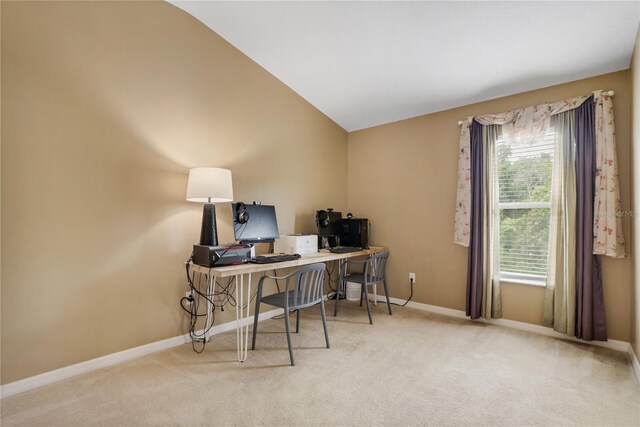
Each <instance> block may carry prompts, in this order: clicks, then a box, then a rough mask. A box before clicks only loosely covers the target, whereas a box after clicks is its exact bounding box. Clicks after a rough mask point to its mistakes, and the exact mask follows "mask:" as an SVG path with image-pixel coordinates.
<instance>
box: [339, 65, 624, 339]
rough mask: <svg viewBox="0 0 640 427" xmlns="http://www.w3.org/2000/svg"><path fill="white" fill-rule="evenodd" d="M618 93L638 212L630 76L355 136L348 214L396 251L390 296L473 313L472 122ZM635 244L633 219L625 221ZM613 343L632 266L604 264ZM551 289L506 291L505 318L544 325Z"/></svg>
mask: <svg viewBox="0 0 640 427" xmlns="http://www.w3.org/2000/svg"><path fill="white" fill-rule="evenodd" d="M596 89H613V90H615V91H616V96H615V97H614V108H615V120H616V125H617V126H616V130H617V137H618V159H619V166H620V168H619V169H620V170H619V172H620V189H621V197H622V209H623V210H624V211H628V210H629V209H630V206H631V205H630V204H631V162H630V149H631V144H630V123H631V122H630V111H629V110H630V104H631V94H630V73H629V72H628V71H622V72H618V73H613V74H607V75H603V76H598V77H594V78H591V79H585V80H580V81H576V82H571V83H567V84H563V85H558V86H553V87H549V88H545V89H540V90H535V91H531V92H526V93H522V94H518V95H514V96H509V97H504V98H500V99H495V100H492V101H486V102H482V103H477V104H473V105H468V106H464V107H460V108H455V109H452V110H448V111H443V112H439V113H434V114H428V115H425V116H420V117H416V118H413V119H409V120H403V121H399V122H395V123H390V124H387V125H383V126H378V127H374V128H370V129H365V130H362V131H358V132H352V133H350V134H349V166H348V173H349V194H348V200H349V210H350V211H351V212H353V213H354V214H356V215H358V216H364V217H368V218H369V219H370V220H371V222H372V227H371V230H372V237H371V238H372V242H373V243H374V244H381V245H387V246H389V248H390V249H391V254H392V255H391V258H390V260H389V275H390V276H389V282H390V286H391V291H390V293H391V294H392V296H394V297H398V298H406V297H407V296H408V295H409V285H408V273H409V272H415V273H416V285H415V294H414V300H415V301H416V302H421V303H426V304H433V305H438V306H443V307H449V308H453V309H458V310H464V309H465V286H466V265H467V249H466V248H464V247H461V246H458V245H456V244H454V243H453V216H454V211H455V195H456V168H457V155H458V139H459V128H458V125H457V122H458V121H459V120H462V119H464V118H465V117H467V116H473V115H478V114H482V113H493V112H503V111H508V110H512V109H515V108H521V107H524V106H528V105H534V104H539V103H542V102H551V101H558V100H560V99H563V98H568V97H573V96H578V95H586V94H589V93H591V91H593V90H596ZM623 222H624V231H625V238H626V240H627V241H629V239H630V235H631V234H630V231H631V229H630V220H629V218H628V217H626V218H624V220H623ZM603 274H604V284H605V285H604V286H605V305H606V312H607V322H608V328H609V337H610V338H612V339H616V340H624V341H628V340H629V337H630V335H629V323H630V322H629V309H630V307H629V298H630V292H631V276H632V260H631V258H627V259H623V260H612V259H604V260H603ZM543 296H544V288H542V287H532V286H525V285H516V284H505V285H504V286H503V315H504V317H505V318H507V319H513V320H518V321H523V322H528V323H534V324H541V323H542V305H543Z"/></svg>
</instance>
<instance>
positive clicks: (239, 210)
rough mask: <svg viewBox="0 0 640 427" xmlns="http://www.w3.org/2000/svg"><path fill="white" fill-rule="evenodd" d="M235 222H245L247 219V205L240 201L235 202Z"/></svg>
mask: <svg viewBox="0 0 640 427" xmlns="http://www.w3.org/2000/svg"><path fill="white" fill-rule="evenodd" d="M235 221H236V224H246V223H247V222H248V221H249V212H248V211H247V206H246V205H245V204H244V203H242V202H238V203H236V218H235Z"/></svg>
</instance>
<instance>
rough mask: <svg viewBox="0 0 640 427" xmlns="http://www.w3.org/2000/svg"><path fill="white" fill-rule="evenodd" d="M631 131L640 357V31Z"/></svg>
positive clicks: (634, 328)
mask: <svg viewBox="0 0 640 427" xmlns="http://www.w3.org/2000/svg"><path fill="white" fill-rule="evenodd" d="M631 87H632V100H631V112H632V120H631V131H632V141H633V142H632V144H631V148H632V150H631V151H632V172H633V212H634V214H635V215H634V216H633V229H632V231H633V233H632V238H633V242H632V243H633V245H632V246H633V247H632V253H631V256H632V257H633V260H634V267H635V269H634V279H633V286H632V288H631V290H632V295H631V298H630V302H631V345H632V346H633V349H634V350H635V352H636V355H637V356H640V254H639V253H638V251H637V250H635V249H636V248H637V247H638V242H640V224H639V223H638V216H637V214H638V212H640V210H638V208H639V204H640V173H638V170H637V167H638V166H639V165H640V30H639V31H638V35H637V36H636V45H635V49H634V51H633V59H632V61H631Z"/></svg>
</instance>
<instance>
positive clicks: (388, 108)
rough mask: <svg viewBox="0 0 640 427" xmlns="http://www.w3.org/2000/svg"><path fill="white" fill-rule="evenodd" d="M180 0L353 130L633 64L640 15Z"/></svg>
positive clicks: (532, 6) (628, 6) (535, 6)
mask: <svg viewBox="0 0 640 427" xmlns="http://www.w3.org/2000/svg"><path fill="white" fill-rule="evenodd" d="M172 3H173V4H175V5H176V6H178V7H180V8H182V9H183V10H185V11H187V12H188V13H190V14H191V15H193V16H194V17H196V18H197V19H199V20H200V21H202V22H203V23H204V24H206V25H207V26H209V27H210V28H211V29H212V30H213V31H215V32H216V33H218V34H219V35H220V36H222V37H224V38H225V39H226V40H227V41H229V42H230V43H231V44H232V45H234V46H235V47H236V48H238V49H239V50H240V51H242V52H244V53H245V54H246V55H247V56H249V57H250V58H252V59H253V60H254V61H255V62H257V63H258V64H260V65H261V66H262V67H264V68H265V69H266V70H267V71H269V72H270V73H271V74H273V75H274V76H276V77H277V78H278V79H279V80H281V81H282V82H284V83H285V84H286V85H287V86H289V87H290V88H291V89H293V90H294V91H296V92H297V93H298V94H300V95H301V96H302V97H303V98H305V99H306V100H307V101H309V102H310V103H311V104H313V105H314V106H315V107H316V108H318V109H319V110H320V111H322V112H323V113H325V114H326V115H327V116H329V117H330V118H331V119H333V120H334V121H335V122H336V123H338V124H339V125H340V126H342V127H343V128H344V129H346V130H348V131H354V130H358V129H363V128H367V127H371V126H375V125H380V124H383V123H389V122H392V121H396V120H401V119H406V118H409V117H415V116H419V115H422V114H427V113H432V112H435V111H441V110H446V109H449V108H454V107H458V106H461V105H467V104H471V103H474V102H478V101H484V100H487V99H493V98H497V97H501V96H505V95H510V94H514V93H519V92H524V91H527V90H532V89H537V88H541V87H546V86H551V85H554V84H559V83H564V82H568V81H572V80H578V79H582V78H586V77H591V76H595V75H599V74H604V73H608V72H613V71H619V70H624V69H627V68H629V64H630V61H631V54H632V52H633V46H634V42H635V38H636V32H637V30H638V23H639V22H640V2H638V1H626V2H614V1H569V2H564V1H562V2H561V1H534V2H519V1H510V2H496V1H455V2H454V1H448V2H447V1H423V2H403V1H402V2H401V1H393V2H378V1H353V2H350V1H341V2H297V1H295V2H287V1H285V2H272V1H263V2H260V1H259V2H217V1H172ZM594 89H600V88H594ZM549 101H554V100H549Z"/></svg>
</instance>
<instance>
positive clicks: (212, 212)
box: [200, 203, 218, 246]
mask: <svg viewBox="0 0 640 427" xmlns="http://www.w3.org/2000/svg"><path fill="white" fill-rule="evenodd" d="M200 244H201V245H205V246H218V230H217V229H216V207H215V206H214V205H213V203H205V204H204V208H203V209H202V228H201V229H200Z"/></svg>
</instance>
